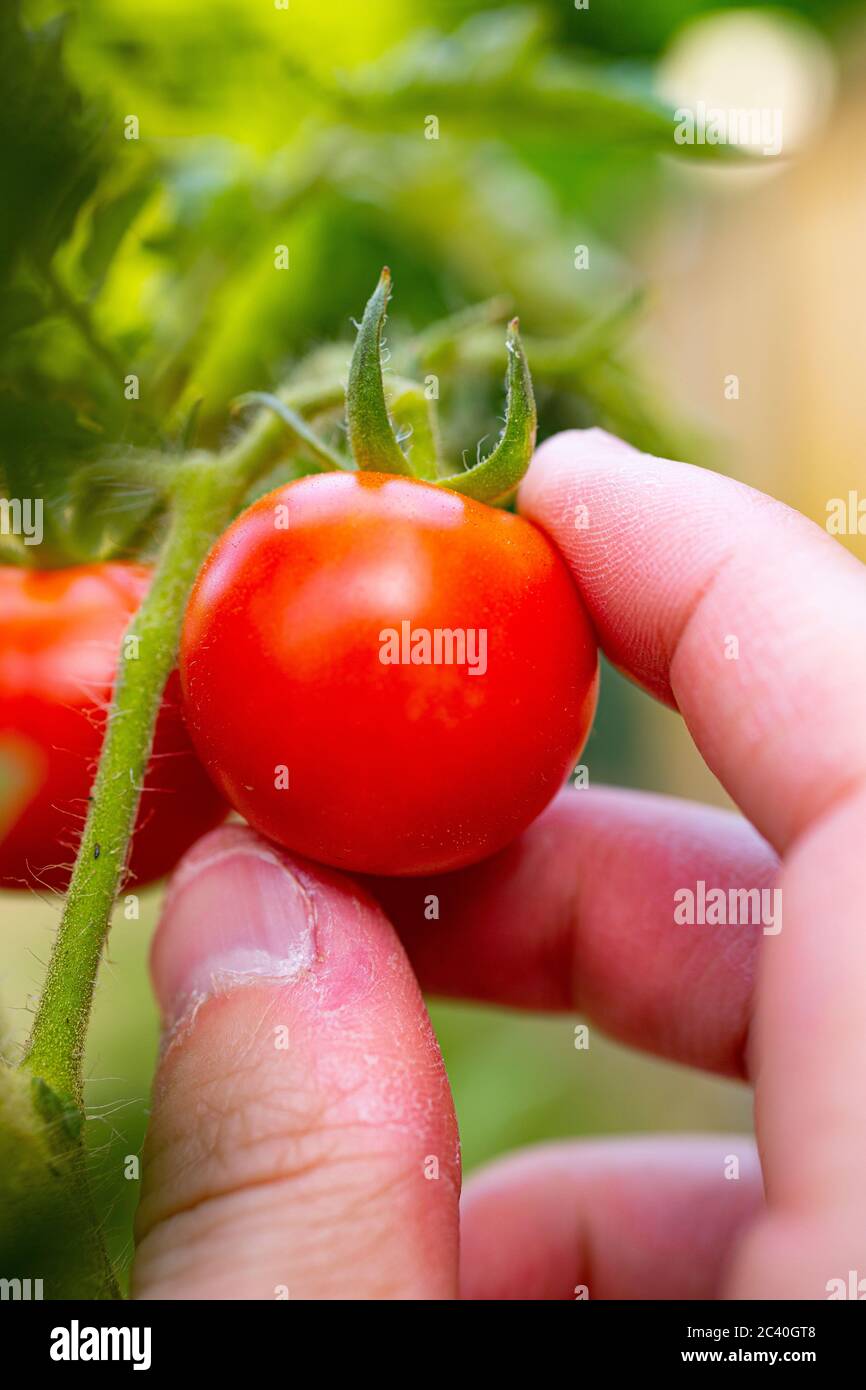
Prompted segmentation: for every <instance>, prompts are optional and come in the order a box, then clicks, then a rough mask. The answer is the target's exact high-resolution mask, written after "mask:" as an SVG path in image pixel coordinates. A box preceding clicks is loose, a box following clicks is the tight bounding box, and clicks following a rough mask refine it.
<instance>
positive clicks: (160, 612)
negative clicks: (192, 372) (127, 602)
mask: <svg viewBox="0 0 866 1390" xmlns="http://www.w3.org/2000/svg"><path fill="white" fill-rule="evenodd" d="M228 481H229V485H228V486H227V485H226V482H227V480H226V478H225V476H224V475H223V473H222V472H221V471H220V470H219V469H217V468H215V467H214V464H213V462H212V461H211V460H204V461H202V460H201V459H198V458H195V457H192V458H190V459H187V460H185V461H184V463H183V464H181V466H180V468H179V470H178V473H177V474H176V475H175V479H174V483H173V493H174V498H173V502H174V505H173V508H172V517H171V525H170V530H169V534H168V537H167V540H166V544H165V548H164V550H163V553H162V556H161V558H160V561H159V565H158V567H157V570H156V573H155V575H154V579H153V584H152V585H151V588H150V590H149V592H148V594H147V597H146V598H145V600H144V602H143V603H142V605H141V607H140V609H139V610H138V612H137V613H136V614H135V616H134V617H133V619H132V621H131V622H130V625H129V627H128V629H127V632H126V634H125V637H124V641H123V646H122V650H121V657H120V662H119V667H118V676H117V681H116V685H115V691H114V699H113V706H112V711H111V716H110V719H109V722H108V729H107V732H106V736H105V743H104V745H103V750H102V755H101V757H100V761H99V770H98V772H97V775H96V781H95V783H94V786H93V794H92V797H91V802H90V810H89V813H88V816H87V821H86V824H85V827H84V834H83V836H82V839H81V845H80V847H79V851H78V857H77V860H76V864H75V870H74V872H73V875H72V880H71V882H70V885H69V892H68V895H67V898H66V903H65V906H64V910H63V916H62V918H61V922H60V928H59V930H58V933H57V939H56V941H55V945H54V950H53V952H52V955H51V960H50V962H49V966H48V974H47V976H46V980H45V985H44V988H43V992H42V997H41V999H40V1002H39V1008H38V1010H37V1013H36V1017H35V1019H34V1022H33V1029H32V1032H31V1035H30V1041H29V1044H28V1047H27V1051H26V1054H25V1057H24V1061H23V1065H24V1066H25V1067H26V1068H27V1069H28V1070H29V1071H31V1072H32V1073H33V1074H34V1076H38V1077H40V1078H41V1079H42V1080H43V1081H44V1082H45V1083H46V1084H47V1085H48V1086H50V1087H51V1089H52V1091H53V1092H55V1094H56V1095H58V1096H60V1097H63V1098H67V1099H69V1100H71V1101H73V1102H74V1103H75V1104H76V1105H79V1106H80V1104H81V1097H82V1077H81V1070H82V1059H83V1055H84V1045H85V1040H86V1035H87V1023H88V1019H89V1016H90V1006H91V1002H92V999H93V988H94V982H95V979H96V971H97V967H98V965H99V960H100V956H101V954H102V948H103V945H104V943H105V938H106V935H107V932H108V925H109V920H110V916H111V910H112V907H113V905H114V901H115V898H116V896H117V892H118V888H119V886H120V882H121V879H122V876H123V872H124V868H125V865H126V858H127V850H128V846H129V840H130V836H131V834H132V829H133V825H134V823H135V817H136V812H137V810H138V801H139V795H140V790H141V786H142V782H143V780H144V774H145V769H146V767H147V761H148V757H149V755H150V748H151V742H152V738H153V730H154V726H155V723H156V717H157V714H158V712H159V706H160V700H161V698H162V692H163V689H164V687H165V683H166V681H167V679H168V677H169V674H170V672H171V669H172V667H173V665H174V660H175V652H176V649H177V640H178V635H179V632H180V625H181V621H182V619H183V611H184V605H185V603H186V598H187V595H188V593H189V589H190V586H191V585H192V582H193V579H194V578H195V575H196V572H197V570H198V568H199V566H200V565H201V562H202V560H203V559H204V556H205V553H206V551H207V548H208V546H209V544H210V540H211V538H212V537H213V536H214V535H215V533H216V532H217V531H218V529H219V528H220V526H221V525H222V524H223V523H224V522H225V521H226V520H227V517H228V514H229V509H230V503H231V499H232V495H233V491H234V487H235V482H234V478H233V476H232V475H229V480H228Z"/></svg>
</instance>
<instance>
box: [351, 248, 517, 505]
mask: <svg viewBox="0 0 866 1390" xmlns="http://www.w3.org/2000/svg"><path fill="white" fill-rule="evenodd" d="M390 297H391V273H390V271H389V270H388V269H387V267H386V268H385V269H384V270H383V271H382V274H381V276H380V277H379V283H378V284H377V286H376V289H375V290H374V292H373V294H372V295H371V296H370V299H369V300H368V301H367V307H366V309H365V310H364V317H363V319H362V320H361V325H360V327H359V329H358V337H357V340H356V342H355V350H354V352H353V354H352V363H351V366H350V368H349V382H348V387H347V390H346V416H347V420H348V433H349V445H350V447H351V450H352V457H353V458H354V460H355V463H356V465H357V467H358V468H359V469H361V470H370V471H375V472H378V473H395V474H398V475H399V476H402V477H409V478H420V479H423V480H425V481H430V482H434V483H435V485H436V486H437V487H446V488H449V489H450V490H451V491H452V492H459V493H462V494H463V495H464V496H465V497H472V498H474V499H475V500H476V501H478V502H489V503H495V502H501V501H504V500H505V499H506V498H508V497H509V496H510V495H511V493H513V492H514V490H515V488H516V487H517V485H518V483H519V482H520V480H521V478H522V477H523V475H524V473H525V472H526V470H527V468H528V467H529V461H530V459H531V458H532V452H533V449H534V448H535V435H536V428H537V415H536V409H535V397H534V395H533V392H532V378H531V376H530V373H529V364H528V362H527V360H526V354H525V353H524V351H523V347H522V345H521V342H520V334H519V331H518V321H517V319H512V321H511V323H510V324H509V325H508V336H507V339H506V347H507V350H508V369H507V373H506V378H505V385H506V404H505V424H504V426H503V429H502V432H501V434H500V436H499V439H498V441H497V443H496V446H495V448H494V449H493V450H492V452H491V453H489V454H488V455H487V457H486V458H483V459H479V460H478V462H477V463H476V464H474V465H473V466H472V467H471V468H466V469H463V470H461V471H459V472H456V473H448V472H446V470H445V468H444V467H443V466H442V461H441V459H440V458H439V457H438V440H439V431H438V425H437V422H436V414H435V401H433V400H427V401H426V405H427V418H426V420H425V419H423V418H422V416H421V415H420V414H419V409H420V408H421V401H422V398H423V396H424V394H425V393H424V392H423V388H421V387H420V386H418V387H415V388H414V393H413V392H412V390H411V389H407V388H410V387H411V383H407V382H404V381H403V380H402V379H401V380H399V381H397V382H395V383H394V389H392V391H391V392H390V403H391V411H390V412H389V403H388V399H386V391H385V383H384V380H383V376H382V328H383V325H384V322H385V315H386V312H387V308H388V300H389V299H390ZM410 405H411V409H407V407H408V406H410ZM413 416H414V418H413ZM407 419H408V420H409V421H410V423H411V434H410V436H409V437H410V439H411V443H410V445H409V451H408V452H404V449H403V447H402V445H401V439H400V436H399V435H398V432H397V430H396V429H395V420H398V421H406V420H407ZM432 447H435V449H436V450H437V455H436V457H431V448H432ZM443 475H444V476H443Z"/></svg>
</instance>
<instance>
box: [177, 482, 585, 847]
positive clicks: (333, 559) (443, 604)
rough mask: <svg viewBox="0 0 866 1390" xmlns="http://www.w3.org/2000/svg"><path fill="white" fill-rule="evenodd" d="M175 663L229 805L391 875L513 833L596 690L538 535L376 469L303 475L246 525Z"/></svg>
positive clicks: (580, 627) (577, 610)
mask: <svg viewBox="0 0 866 1390" xmlns="http://www.w3.org/2000/svg"><path fill="white" fill-rule="evenodd" d="M404 625H405V626H404ZM425 633H426V634H427V637H426V638H425V636H424V634H425ZM437 633H438V634H439V637H438V639H437ZM461 633H462V634H463V637H464V639H465V650H462V648H461V642H460V634H461ZM473 633H474V634H475V636H474V637H473V636H472V634H473ZM447 634H451V637H450V639H449V637H448V635H447ZM455 634H457V636H456V637H455ZM437 640H438V646H437ZM449 655H450V657H451V658H452V659H451V660H450V661H449V659H448V658H449ZM461 655H462V656H463V657H464V659H463V660H462V661H461V660H460V657H461ZM404 658H405V659H404ZM180 671H181V682H182V687H183V695H184V708H185V712H186V718H187V725H188V727H189V730H190V733H191V734H192V737H193V740H194V742H195V744H196V747H197V749H198V752H199V755H200V756H201V758H202V760H203V762H204V763H205V765H206V766H207V767H208V768H209V769H210V772H211V774H212V776H213V777H214V780H215V781H216V783H217V785H218V786H219V788H220V790H221V791H222V792H223V793H224V794H225V796H226V797H227V799H228V800H229V801H230V802H231V803H232V805H233V806H234V807H235V808H236V810H238V811H240V813H241V814H242V815H243V816H245V817H246V819H247V820H248V821H249V823H250V824H251V825H252V826H253V827H254V828H255V829H257V830H259V831H261V832H262V833H263V834H264V835H266V836H269V837H270V838H271V839H273V840H276V841H278V842H279V843H280V844H282V845H285V846H287V847H288V848H290V849H292V850H295V851H297V852H299V853H301V854H304V855H307V856H309V857H311V858H313V859H318V860H321V861H323V862H324V863H327V864H331V865H335V866H337V867H340V868H347V869H353V870H359V871H366V872H371V873H382V874H420V873H425V872H432V871H434V870H442V869H452V868H456V867H458V866H459V865H463V864H467V863H470V862H472V861H474V860H476V859H480V858H482V857H483V856H485V855H488V854H491V853H492V852H493V851H494V850H496V849H499V848H500V847H501V846H502V845H504V844H506V843H507V842H508V841H509V840H510V839H511V838H512V837H513V836H514V835H516V834H517V833H518V832H519V831H520V830H522V829H523V828H524V827H525V826H526V825H527V824H528V823H529V822H530V821H531V820H532V819H533V818H534V817H535V816H537V815H538V813H539V812H540V811H541V810H542V809H543V807H544V806H545V805H546V804H547V802H548V801H549V800H550V799H551V797H552V796H553V795H554V793H555V792H556V791H557V789H558V788H559V787H560V786H561V784H562V782H563V780H564V779H565V777H566V776H567V774H568V772H569V770H570V769H571V767H572V766H573V764H574V761H575V760H576V758H577V755H578V753H579V751H580V749H581V747H582V746H583V743H584V740H585V739H586V735H587V732H588V730H589V726H590V723H591V721H592V715H593V711H594V708H595V699H596V692H597V681H598V674H597V673H598V667H597V652H596V644H595V639H594V636H593V633H592V629H591V627H590V623H589V620H588V618H587V616H586V614H585V612H584V609H583V607H582V605H581V602H580V599H579V598H578V594H577V591H576V589H575V587H574V584H573V583H572V580H571V577H570V575H569V574H568V572H567V570H566V567H565V564H564V562H563V561H562V560H561V558H560V557H559V555H558V554H557V553H556V552H555V550H554V549H553V548H552V547H551V545H550V544H549V542H548V541H547V540H546V538H545V537H544V536H543V535H542V534H541V532H540V531H538V530H536V529H535V527H533V526H532V525H531V524H530V523H529V522H526V521H524V520H523V519H522V518H520V517H517V516H514V515H512V514H510V513H508V512H503V511H496V510H494V509H493V508H491V507H487V506H484V505H482V504H481V503H478V502H474V501H471V500H469V499H468V498H465V497H461V496H458V495H457V494H456V493H454V492H449V491H446V490H443V489H440V488H437V487H434V486H432V485H430V484H428V483H423V482H416V481H414V480H412V479H407V478H397V477H392V476H387V475H385V474H378V473H325V474H319V475H316V476H313V477H307V478H303V479H300V480H299V481H297V482H294V483H291V484H289V485H288V486H286V487H283V488H278V489H277V490H276V491H275V492H272V493H270V494H269V495H268V496H266V497H263V498H261V499H260V500H259V501H258V502H256V503H255V504H254V505H253V506H252V507H250V508H249V509H248V510H247V511H246V512H244V513H243V514H242V515H241V516H240V517H238V519H237V520H236V521H235V522H234V524H233V525H232V526H231V527H230V528H229V529H228V531H227V532H226V533H225V534H224V535H223V536H222V537H221V538H220V540H218V541H217V543H216V545H215V546H214V548H213V549H212V551H211V553H210V555H209V557H208V559H207V560H206V562H205V564H204V567H203V569H202V571H201V573H200V574H199V577H198V579H197V581H196V584H195V588H194V590H193V594H192V597H191V600H190V604H189V607H188V609H187V615H186V620H185V625H184V631H183V638H182V642H181V658H180ZM286 784H287V785H286Z"/></svg>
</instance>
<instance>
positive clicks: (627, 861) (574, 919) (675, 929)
mask: <svg viewBox="0 0 866 1390" xmlns="http://www.w3.org/2000/svg"><path fill="white" fill-rule="evenodd" d="M777 870H778V861H777V860H776V857H775V855H774V854H773V852H772V850H771V849H770V848H769V846H768V845H767V844H766V842H765V841H764V840H762V839H761V837H760V836H759V835H758V834H757V833H756V832H755V831H754V830H753V829H752V827H751V826H750V825H748V823H747V822H745V821H744V820H743V819H742V818H741V817H739V816H736V815H733V814H731V813H729V812H727V811H719V810H713V809H711V808H709V807H704V806H697V805H693V804H691V803H688V802H682V801H677V800H675V799H674V798H670V797H660V796H652V795H648V794H646V793H640V792H628V791H622V790H618V789H613V788H605V787H593V788H589V789H584V790H581V791H574V790H570V791H565V792H563V793H561V794H560V796H559V797H558V798H557V799H556V800H555V801H554V803H553V804H552V805H551V806H550V807H548V809H547V811H545V812H544V813H543V814H542V815H541V816H540V817H539V818H538V820H537V821H536V822H535V823H534V824H533V825H532V826H531V827H530V828H529V830H527V831H526V832H525V833H524V835H523V836H521V838H520V839H519V840H517V841H516V842H515V843H514V844H513V845H511V846H510V847H509V848H508V849H506V850H504V851H502V852H501V853H500V854H498V855H496V856H494V857H493V858H492V859H490V860H488V861H486V862H485V863H483V864H480V865H477V866H476V867H474V868H472V869H466V870H461V871H460V872H458V873H454V874H444V875H441V876H440V877H438V878H435V879H426V878H425V879H423V880H378V881H376V883H375V884H374V886H373V887H374V892H375V893H376V895H377V896H378V898H379V900H380V901H381V902H382V904H383V905H384V907H385V910H386V912H387V913H388V915H389V917H390V918H391V920H392V921H393V922H394V923H395V925H396V926H397V928H398V930H399V932H400V934H401V937H402V939H403V942H404V944H405V946H406V948H407V950H408V952H409V956H410V958H411V960H412V963H413V965H414V966H415V969H416V970H417V972H418V975H419V978H420V980H421V983H422V985H423V986H424V987H425V988H426V989H428V990H430V991H432V992H433V993H440V994H447V995H457V996H461V997H465V998H472V999H479V1000H485V1001H488V1002H491V1003H496V1004H500V1005H502V1004H505V1005H517V1006H519V1007H523V1008H531V1009H563V1010H569V1011H572V1010H574V1011H576V1012H579V1013H581V1014H586V1015H588V1016H589V1017H590V1019H592V1021H593V1022H596V1023H598V1025H599V1026H600V1027H602V1028H604V1030H605V1031H606V1032H608V1033H610V1034H612V1035H613V1036H614V1037H616V1038H618V1039H620V1040H621V1041H623V1042H627V1043H630V1044H633V1045H634V1046H636V1047H641V1048H644V1049H645V1050H647V1051H651V1052H655V1053H658V1054H660V1055H662V1056H665V1057H671V1058H673V1059H675V1060H676V1061H679V1062H686V1063H689V1064H691V1065H693V1066H700V1067H706V1068H708V1069H709V1070H712V1071H718V1072H722V1073H723V1074H726V1075H732V1076H740V1075H742V1074H743V1072H744V1055H743V1053H744V1043H745V1038H746V1035H747V1031H748V1027H749V1020H750V1011H751V1000H752V985H753V978H754V971H755V963H756V958H757V954H758V948H759V943H760V940H761V937H762V932H763V928H762V926H761V925H760V924H759V923H756V924H755V925H754V926H733V927H732V926H708V925H704V926H702V925H699V924H698V925H691V926H690V925H686V924H678V923H677V922H676V921H675V917H674V913H675V906H676V899H675V895H676V894H678V893H679V892H680V891H681V890H683V889H688V890H690V891H692V892H696V891H697V888H696V885H697V883H698V881H699V880H703V881H704V882H705V883H706V884H707V885H708V887H717V888H723V889H725V890H727V889H728V888H731V887H733V888H758V889H764V888H769V886H770V885H772V884H773V882H774V879H775V875H776V873H777ZM431 900H432V901H435V903H436V906H437V912H438V915H437V917H436V919H435V920H434V921H431V920H429V910H430V907H429V905H430V902H431Z"/></svg>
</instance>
